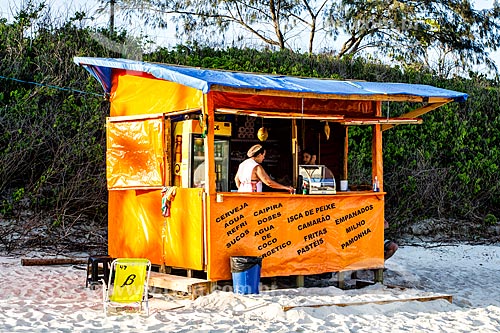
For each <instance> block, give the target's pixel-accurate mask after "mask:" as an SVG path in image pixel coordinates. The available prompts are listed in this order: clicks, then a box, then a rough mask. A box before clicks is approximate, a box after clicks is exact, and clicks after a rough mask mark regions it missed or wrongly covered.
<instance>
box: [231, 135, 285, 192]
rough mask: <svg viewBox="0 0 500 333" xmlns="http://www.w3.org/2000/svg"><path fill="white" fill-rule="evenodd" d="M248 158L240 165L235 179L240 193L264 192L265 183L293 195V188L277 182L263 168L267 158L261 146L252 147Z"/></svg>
mask: <svg viewBox="0 0 500 333" xmlns="http://www.w3.org/2000/svg"><path fill="white" fill-rule="evenodd" d="M247 156H248V158H247V159H246V160H244V161H243V162H241V163H240V165H239V167H238V172H236V176H235V177H234V181H235V182H236V187H238V192H262V184H263V183H264V184H266V185H267V186H269V187H272V188H275V189H279V190H286V191H288V192H290V193H293V187H291V186H285V185H281V184H280V183H278V182H275V181H274V180H272V179H271V177H269V175H268V174H267V172H266V171H265V170H264V168H263V167H262V165H261V163H262V161H264V158H265V157H266V150H265V149H264V147H262V146H261V145H259V144H257V145H254V146H252V147H250V149H249V150H248V152H247Z"/></svg>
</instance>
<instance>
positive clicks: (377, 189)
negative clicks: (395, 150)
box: [373, 176, 380, 192]
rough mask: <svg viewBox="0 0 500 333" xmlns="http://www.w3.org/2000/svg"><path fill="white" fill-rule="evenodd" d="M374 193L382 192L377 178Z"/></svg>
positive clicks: (374, 183) (374, 182)
mask: <svg viewBox="0 0 500 333" xmlns="http://www.w3.org/2000/svg"><path fill="white" fill-rule="evenodd" d="M373 192H380V186H379V183H378V178H377V176H375V179H374V180H373Z"/></svg>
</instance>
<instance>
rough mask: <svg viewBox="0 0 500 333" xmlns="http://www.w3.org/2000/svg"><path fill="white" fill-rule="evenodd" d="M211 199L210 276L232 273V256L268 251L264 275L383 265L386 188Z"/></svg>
mask: <svg viewBox="0 0 500 333" xmlns="http://www.w3.org/2000/svg"><path fill="white" fill-rule="evenodd" d="M222 200H223V202H216V201H211V202H210V206H211V209H210V214H211V216H210V219H209V220H210V231H209V262H208V264H209V266H208V278H209V279H212V280H224V279H230V278H231V272H230V266H229V264H230V257H231V256H242V255H249V256H263V263H262V272H261V275H262V276H264V277H265V276H287V275H308V274H318V273H323V272H335V271H344V270H355V269H367V268H381V267H383V266H384V254H383V243H384V223H383V220H384V219H383V214H384V196H383V193H377V194H374V193H370V192H367V193H366V194H363V195H359V194H356V192H353V194H352V195H345V194H342V195H333V196H314V195H309V196H303V195H286V194H285V195H280V194H274V195H273V194H270V193H262V194H251V195H241V194H232V195H231V194H227V195H226V194H223V196H222Z"/></svg>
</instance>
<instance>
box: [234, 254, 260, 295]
mask: <svg viewBox="0 0 500 333" xmlns="http://www.w3.org/2000/svg"><path fill="white" fill-rule="evenodd" d="M261 267H262V257H250V256H240V257H231V274H232V276H233V292H234V293H236V294H258V293H259V283H260V268H261Z"/></svg>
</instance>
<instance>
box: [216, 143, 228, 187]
mask: <svg viewBox="0 0 500 333" xmlns="http://www.w3.org/2000/svg"><path fill="white" fill-rule="evenodd" d="M214 155H215V189H216V191H217V192H228V191H229V179H228V178H229V140H228V139H220V138H215V147H214Z"/></svg>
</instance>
